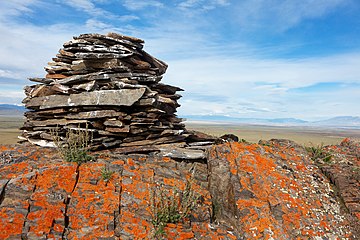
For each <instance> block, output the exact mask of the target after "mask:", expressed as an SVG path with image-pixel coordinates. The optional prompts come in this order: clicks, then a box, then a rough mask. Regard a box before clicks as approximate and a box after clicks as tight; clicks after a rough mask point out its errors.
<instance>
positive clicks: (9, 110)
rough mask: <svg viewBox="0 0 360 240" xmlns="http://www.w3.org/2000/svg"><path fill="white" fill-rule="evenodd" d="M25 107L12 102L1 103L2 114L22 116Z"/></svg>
mask: <svg viewBox="0 0 360 240" xmlns="http://www.w3.org/2000/svg"><path fill="white" fill-rule="evenodd" d="M24 111H25V107H24V106H18V105H11V104H0V116H2V117H20V116H23V115H24Z"/></svg>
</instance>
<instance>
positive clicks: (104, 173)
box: [101, 167, 114, 182]
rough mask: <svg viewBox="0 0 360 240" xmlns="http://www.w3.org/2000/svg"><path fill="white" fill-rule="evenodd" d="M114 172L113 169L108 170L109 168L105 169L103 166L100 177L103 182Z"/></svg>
mask: <svg viewBox="0 0 360 240" xmlns="http://www.w3.org/2000/svg"><path fill="white" fill-rule="evenodd" d="M113 174H114V172H113V171H110V170H109V169H107V168H106V167H103V168H102V169H101V177H102V179H103V180H104V181H105V182H108V181H110V179H111V178H112V175H113Z"/></svg>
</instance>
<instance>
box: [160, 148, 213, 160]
mask: <svg viewBox="0 0 360 240" xmlns="http://www.w3.org/2000/svg"><path fill="white" fill-rule="evenodd" d="M159 149H160V153H159V154H160V155H161V156H164V157H170V158H173V159H183V160H186V159H187V160H200V159H205V158H206V153H205V152H204V151H202V150H197V149H185V148H174V147H169V148H162V147H159Z"/></svg>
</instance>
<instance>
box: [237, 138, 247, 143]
mask: <svg viewBox="0 0 360 240" xmlns="http://www.w3.org/2000/svg"><path fill="white" fill-rule="evenodd" d="M239 142H241V143H249V142H248V141H246V140H245V139H243V138H241V139H240V140H239Z"/></svg>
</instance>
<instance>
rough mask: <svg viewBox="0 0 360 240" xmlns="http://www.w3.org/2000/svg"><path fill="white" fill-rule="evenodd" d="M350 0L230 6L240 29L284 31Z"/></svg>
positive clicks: (272, 0)
mask: <svg viewBox="0 0 360 240" xmlns="http://www.w3.org/2000/svg"><path fill="white" fill-rule="evenodd" d="M349 2H351V0H350V1H349V0H303V1H297V0H287V1H282V0H257V1H253V0H245V1H241V2H238V3H237V4H236V5H234V6H232V8H231V9H232V17H233V19H234V20H236V21H237V22H238V23H239V24H240V26H241V27H242V28H246V29H252V30H253V29H254V28H264V29H271V30H276V31H285V30H287V29H289V28H291V27H293V26H295V25H297V24H298V23H300V22H301V21H303V20H306V19H312V18H319V17H322V16H323V15H325V14H327V13H329V12H331V11H333V10H335V9H336V8H337V7H339V6H341V5H345V4H348V3H349Z"/></svg>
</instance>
